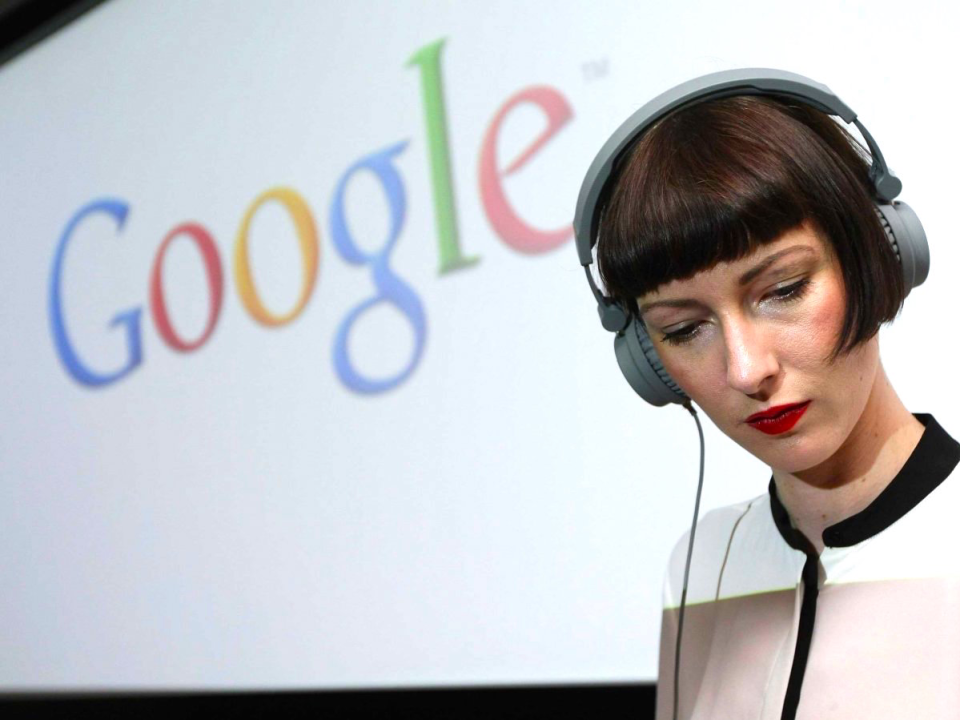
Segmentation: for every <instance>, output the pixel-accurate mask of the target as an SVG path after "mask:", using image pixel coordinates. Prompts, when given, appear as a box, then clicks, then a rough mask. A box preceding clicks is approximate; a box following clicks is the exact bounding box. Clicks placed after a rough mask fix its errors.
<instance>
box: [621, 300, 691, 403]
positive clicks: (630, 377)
mask: <svg viewBox="0 0 960 720" xmlns="http://www.w3.org/2000/svg"><path fill="white" fill-rule="evenodd" d="M613 350H614V352H615V353H616V355H617V363H618V364H619V365H620V371H621V372H622V373H623V376H624V377H625V378H626V379H627V382H628V383H630V387H632V388H633V389H634V391H635V392H636V393H637V395H639V396H640V397H642V398H643V399H644V400H646V401H647V402H648V403H650V404H651V405H656V406H657V407H661V406H663V405H667V404H668V403H677V404H682V403H684V402H686V401H687V400H689V398H688V397H687V394H686V393H685V392H684V391H683V390H681V389H680V386H679V385H677V383H676V381H675V380H674V379H673V378H672V377H670V374H669V373H668V372H667V371H666V370H664V369H663V363H662V362H660V356H659V355H657V351H656V350H655V349H654V347H653V342H652V341H651V340H650V336H649V335H648V334H647V329H646V328H645V327H644V326H643V323H641V322H640V321H639V320H637V319H636V318H631V319H630V322H629V324H628V325H627V327H626V328H624V330H623V332H620V333H617V336H616V337H615V338H614V340H613Z"/></svg>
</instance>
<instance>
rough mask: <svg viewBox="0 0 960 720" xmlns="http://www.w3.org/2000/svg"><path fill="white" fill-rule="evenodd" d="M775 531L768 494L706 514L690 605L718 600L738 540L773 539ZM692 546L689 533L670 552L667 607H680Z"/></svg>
mask: <svg viewBox="0 0 960 720" xmlns="http://www.w3.org/2000/svg"><path fill="white" fill-rule="evenodd" d="M765 521H766V522H765ZM771 528H772V529H773V531H774V532H776V527H775V526H774V525H773V522H772V519H771V515H770V497H769V495H767V494H766V493H764V494H763V495H759V496H757V497H755V498H751V499H750V500H745V501H743V502H739V503H735V504H733V505H727V506H725V507H720V508H716V509H714V510H710V511H709V512H707V513H705V514H704V515H703V517H702V518H700V520H699V521H698V522H697V528H696V533H695V534H694V544H693V545H694V546H693V557H692V560H691V563H690V581H689V587H688V589H687V603H688V604H690V603H698V602H708V601H712V600H715V599H717V595H716V593H717V588H718V583H719V579H720V576H721V574H722V572H723V570H724V565H725V563H726V561H727V560H728V558H729V555H730V551H731V547H732V545H733V544H734V538H737V539H738V542H739V541H740V540H741V538H745V537H749V536H753V537H756V536H757V535H758V534H759V535H762V536H764V537H766V538H767V540H769V531H770V529H771ZM758 539H759V538H758ZM761 542H762V541H761ZM689 544H690V531H689V530H688V531H687V532H685V533H684V534H683V535H682V536H681V537H680V539H679V540H677V542H676V543H675V544H674V546H673V551H672V552H671V553H670V562H669V566H668V570H667V577H666V582H665V584H664V607H677V606H679V605H680V594H681V590H682V588H683V575H684V569H685V567H686V562H687V552H688V547H689ZM764 544H765V543H764Z"/></svg>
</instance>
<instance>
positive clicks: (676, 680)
mask: <svg viewBox="0 0 960 720" xmlns="http://www.w3.org/2000/svg"><path fill="white" fill-rule="evenodd" d="M683 407H685V408H686V409H687V412H689V413H690V414H691V415H693V419H694V420H695V421H696V423H697V432H698V433H700V480H699V481H698V482H697V500H696V502H694V504H693V524H692V525H691V526H690V542H689V543H688V544H687V564H686V566H685V567H684V569H683V591H682V592H681V593H680V617H679V619H678V621H677V649H676V652H675V653H674V656H673V720H677V713H678V709H679V706H680V640H681V638H682V637H683V613H684V609H685V608H686V605H687V583H688V581H689V580H690V560H691V559H692V558H693V538H694V535H696V532H697V516H698V515H699V514H700V493H701V491H702V490H703V454H704V443H703V427H701V425H700V418H699V417H697V411H696V410H695V409H694V408H693V404H692V403H691V402H690V400H689V399H687V400H686V401H685V402H684V403H683Z"/></svg>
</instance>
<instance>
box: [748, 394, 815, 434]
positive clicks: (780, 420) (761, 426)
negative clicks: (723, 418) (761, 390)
mask: <svg viewBox="0 0 960 720" xmlns="http://www.w3.org/2000/svg"><path fill="white" fill-rule="evenodd" d="M809 405H810V401H809V400H807V401H806V402H802V403H793V404H791V405H776V406H774V407H771V408H767V409H766V410H763V411H761V412H758V413H754V414H753V415H751V416H750V417H748V418H747V419H746V421H745V422H746V423H747V424H748V425H750V427H753V428H756V429H757V430H759V431H760V432H762V433H766V434H767V435H779V434H780V433H785V432H786V431H787V430H789V429H791V428H792V427H793V426H794V425H796V424H797V422H799V420H800V418H801V417H803V414H804V413H805V412H806V411H807V407H808V406H809Z"/></svg>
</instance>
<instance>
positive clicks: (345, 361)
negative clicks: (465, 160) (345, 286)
mask: <svg viewBox="0 0 960 720" xmlns="http://www.w3.org/2000/svg"><path fill="white" fill-rule="evenodd" d="M443 45H444V40H443V39H441V40H437V41H435V42H433V43H430V44H428V45H425V46H423V47H421V48H420V49H418V50H417V51H416V52H415V53H414V54H413V55H412V56H411V57H410V59H409V60H408V61H407V64H406V66H407V67H411V68H415V69H419V73H420V81H421V96H422V102H423V110H424V118H425V124H426V127H425V130H426V139H427V144H426V148H427V156H428V157H427V159H428V162H429V166H430V185H431V190H432V194H433V206H434V221H435V225H436V239H437V251H438V258H439V274H440V275H443V274H445V273H449V272H452V271H455V270H459V269H463V268H467V267H471V266H472V265H474V264H476V262H477V261H478V260H479V258H477V257H465V256H464V255H463V254H462V252H461V248H460V239H459V232H458V228H457V215H456V204H455V198H454V193H453V189H452V188H453V185H452V181H451V170H450V147H449V139H448V138H449V133H448V132H447V117H446V105H445V102H444V94H443V79H442V73H441V51H442V49H443ZM524 104H532V105H533V106H535V107H536V108H538V109H539V110H540V111H541V112H542V113H543V115H544V117H545V118H546V125H545V127H544V129H543V130H542V131H541V132H540V133H539V135H538V136H537V137H535V138H533V139H532V140H531V142H530V143H529V144H528V145H527V147H526V149H525V150H524V151H523V152H522V153H521V154H520V156H519V157H518V158H517V159H515V160H514V161H513V162H512V163H510V164H509V165H508V166H507V167H506V168H501V167H500V165H499V164H498V162H497V154H496V147H497V139H498V137H499V134H500V130H501V127H502V125H503V123H504V122H505V120H506V119H507V117H508V116H509V115H510V113H511V112H512V111H513V110H514V109H515V108H517V107H518V106H521V105H524ZM572 117H573V112H572V110H571V107H570V104H569V103H568V102H567V100H566V99H565V98H564V96H563V95H562V94H561V93H560V92H559V91H558V90H556V89H555V88H552V87H549V86H544V85H537V86H530V87H527V88H524V89H522V90H520V91H519V92H517V93H515V94H514V95H513V96H511V97H510V98H508V99H507V100H506V101H505V102H504V103H503V104H502V105H501V106H500V108H499V109H498V110H497V111H496V113H494V116H493V118H492V119H491V121H490V123H489V124H488V126H487V129H486V131H485V132H484V135H483V138H482V140H481V143H480V154H479V163H478V185H479V190H480V201H481V204H482V207H483V210H484V212H485V214H486V217H487V219H488V221H489V222H490V225H491V226H492V228H493V229H494V231H495V232H496V233H497V235H498V236H499V237H500V239H501V240H503V241H504V242H505V243H506V244H507V245H509V246H510V247H512V248H513V249H514V250H516V251H518V252H521V253H526V254H533V255H535V254H539V253H544V252H548V251H550V250H553V249H555V248H557V247H559V246H560V245H561V244H563V243H564V242H566V241H567V240H568V239H569V238H570V237H571V236H572V228H571V227H570V225H564V226H563V227H560V228H555V229H552V230H542V229H539V228H535V227H533V226H531V225H530V224H528V223H527V222H526V221H525V220H524V219H523V218H522V216H521V215H520V214H519V213H518V212H517V210H516V209H515V208H514V207H513V206H512V205H511V204H510V202H509V201H508V199H507V196H506V193H505V191H504V187H503V179H504V178H505V177H507V176H509V175H511V174H512V173H514V172H517V171H519V170H520V169H522V168H523V167H524V166H526V164H527V163H528V162H530V161H531V160H532V159H533V158H534V157H535V155H536V154H537V152H539V151H540V150H541V149H542V148H543V147H544V145H546V144H547V143H548V142H549V141H550V140H551V139H552V138H553V136H554V135H555V134H556V133H557V132H558V131H559V130H560V129H562V128H563V127H564V126H565V125H566V124H567V123H568V122H569V121H570V119H571V118H572ZM407 145H408V141H406V140H404V141H400V142H396V143H393V144H391V145H388V146H386V147H383V148H380V149H378V150H375V151H373V152H370V153H368V154H367V155H364V156H363V157H361V158H360V159H358V160H357V161H356V162H354V163H353V164H352V165H350V166H349V167H348V168H347V169H346V170H344V171H343V173H342V175H341V176H340V178H339V180H338V181H337V183H336V186H335V189H334V192H333V197H332V198H331V200H330V206H329V229H330V240H331V241H332V244H333V248H334V249H335V250H336V252H337V253H338V254H339V255H340V257H341V258H343V260H345V261H346V262H348V263H350V264H352V265H357V266H360V267H365V268H368V269H369V271H370V276H371V280H372V282H373V287H374V290H375V292H374V294H373V295H372V296H370V297H369V298H367V299H366V300H364V301H362V302H361V303H359V304H358V305H356V306H355V307H353V308H352V309H351V310H350V311H349V312H348V313H347V315H346V317H344V318H343V320H342V321H341V322H340V324H339V326H338V328H337V331H336V334H335V337H334V344H333V358H332V359H333V366H334V370H335V372H336V373H337V376H338V377H339V379H340V381H341V382H342V383H343V384H344V385H345V386H346V387H347V388H349V389H350V390H352V391H354V392H357V393H363V394H376V393H382V392H385V391H387V390H390V389H392V388H395V387H397V386H398V385H400V384H401V383H403V382H404V380H406V379H407V378H408V377H409V376H410V374H411V373H412V372H413V371H414V370H415V369H416V367H417V365H418V363H419V361H420V359H421V357H422V355H423V350H424V345H425V342H426V337H427V315H426V311H425V309H424V307H423V303H422V302H421V301H420V298H419V297H418V295H417V294H416V292H415V291H414V289H413V288H412V287H410V285H409V284H408V283H406V282H405V281H404V280H403V279H402V278H400V277H399V276H397V275H396V273H395V272H394V271H393V270H392V269H391V267H390V255H391V252H392V250H393V249H394V248H395V246H396V244H397V242H398V240H399V239H400V236H401V234H402V231H403V225H404V219H405V216H406V208H407V196H406V191H405V186H404V182H403V178H402V177H401V175H400V173H399V171H398V170H397V167H396V164H395V159H396V158H397V157H398V156H399V155H400V154H402V153H403V152H404V151H405V150H406V148H407ZM360 172H368V173H370V174H372V176H373V177H374V178H375V179H376V181H377V184H378V186H379V188H380V189H381V190H382V192H383V194H384V197H385V198H386V201H387V207H388V210H389V223H388V225H389V229H388V232H387V236H386V238H385V239H384V240H383V241H382V243H381V244H380V247H379V249H378V250H377V251H375V252H370V251H365V250H363V249H361V248H360V246H359V245H358V244H357V242H356V241H355V239H354V237H353V235H352V234H351V231H350V227H349V224H348V222H347V217H346V210H345V196H346V191H347V188H348V187H349V185H350V183H351V180H352V179H353V178H354V177H355V176H356V175H357V174H358V173H360ZM267 203H276V204H278V205H279V206H281V207H282V208H283V210H284V211H285V213H286V214H287V215H288V216H289V218H290V222H291V223H292V225H293V228H294V230H295V232H296V237H297V242H298V246H299V251H300V266H301V273H300V280H299V282H300V287H299V294H298V296H297V299H296V302H295V303H294V305H293V307H292V308H290V309H288V310H286V311H284V312H280V311H277V310H275V309H271V308H269V307H267V306H266V304H265V303H264V302H263V300H262V298H261V296H260V293H259V292H258V290H257V286H256V283H255V281H254V273H253V268H252V267H251V263H250V253H249V234H250V227H251V223H252V221H253V219H254V217H255V216H256V214H257V212H258V211H259V210H260V208H262V207H263V206H264V205H265V204H267ZM130 207H131V206H130V203H129V202H128V201H126V200H124V199H122V198H97V199H95V200H91V201H90V202H87V203H86V204H84V205H83V206H82V207H80V208H79V209H78V210H76V212H74V214H73V215H72V216H71V217H70V219H69V220H68V221H67V223H66V225H65V227H64V229H63V232H62V233H61V235H60V238H59V240H58V242H57V246H56V251H55V252H54V257H53V262H52V266H51V272H50V281H49V287H48V315H49V321H50V330H51V334H52V336H53V344H54V347H55V349H56V352H57V355H58V357H59V359H60V361H61V363H62V365H63V367H64V368H65V370H66V372H67V373H68V375H69V376H70V377H72V378H73V379H74V380H75V381H77V382H78V383H80V384H81V385H83V386H86V387H89V388H104V387H107V386H110V385H112V384H113V383H116V382H117V381H119V380H122V379H123V378H125V377H127V376H128V375H130V374H131V373H133V372H134V371H135V370H137V369H138V368H139V367H140V366H141V365H142V364H143V362H144V358H143V350H142V315H143V308H142V307H141V306H137V307H133V308H127V309H125V310H121V311H120V312H118V313H117V314H115V315H114V316H113V318H112V319H111V320H110V321H109V323H108V327H110V328H119V329H121V330H122V331H123V332H124V333H125V348H126V351H125V357H124V358H123V359H122V361H121V364H120V366H119V367H118V368H114V369H100V368H93V367H91V366H90V365H88V364H87V363H85V362H84V361H83V359H82V358H81V357H80V355H79V354H78V353H77V351H76V349H75V347H74V345H73V343H71V341H70V335H69V333H68V330H67V326H66V323H65V321H64V315H65V311H64V298H63V294H62V291H61V288H62V285H63V274H64V268H65V266H66V265H67V256H68V250H69V247H70V241H71V238H72V237H73V235H74V234H75V232H76V231H77V229H78V228H79V227H80V226H81V225H82V224H83V223H84V222H85V221H87V220H88V219H90V218H91V217H93V216H106V217H107V218H109V219H110V220H111V221H112V222H113V224H114V225H115V226H116V229H117V232H118V233H119V232H122V230H123V227H124V223H125V221H126V219H127V216H128V215H129V213H130ZM182 241H189V242H192V243H193V244H194V245H195V246H196V248H197V250H198V251H199V258H200V261H201V262H202V264H203V269H204V273H205V276H206V287H207V295H208V309H207V318H206V324H205V326H204V328H203V331H202V333H201V334H200V335H199V337H196V338H192V339H190V338H184V337H182V335H181V334H180V333H178V331H177V329H176V328H175V327H174V324H173V322H172V321H171V318H170V315H169V313H168V308H167V300H166V297H165V295H164V287H163V272H164V258H165V256H166V254H167V251H168V249H169V248H170V246H171V244H172V243H174V242H182ZM320 249H321V237H320V233H319V232H318V230H317V224H316V221H315V220H314V215H313V212H312V211H311V208H310V205H309V204H308V203H307V201H306V200H305V199H304V197H303V196H302V195H301V194H300V193H299V192H298V191H297V190H295V189H293V188H290V187H273V188H270V189H267V190H265V191H264V192H262V193H260V194H259V195H258V196H257V197H256V198H254V199H253V200H252V201H251V202H250V204H249V205H248V206H247V208H246V210H245V211H244V213H243V215H242V217H241V220H240V223H239V227H238V230H237V234H236V237H235V239H234V242H233V246H232V250H231V256H230V264H231V268H232V274H233V279H234V284H235V289H236V293H237V296H238V297H239V299H240V302H241V304H242V305H243V307H244V309H245V310H246V312H247V314H248V315H249V316H250V317H251V318H252V319H253V320H254V321H256V322H257V323H259V324H261V325H263V326H264V327H268V328H276V327H280V326H283V325H286V324H288V323H291V322H293V321H294V320H295V319H296V318H297V317H298V316H299V315H300V314H301V313H302V312H303V310H304V308H305V307H306V306H307V303H308V302H309V301H310V298H311V296H312V294H313V292H314V290H315V287H316V279H317V272H318V270H319V266H320V260H321V252H320ZM224 275H225V272H224V258H223V256H222V255H221V251H220V249H219V248H218V245H217V242H216V241H215V239H214V237H213V235H212V234H211V233H210V231H209V230H208V229H207V228H205V227H204V226H203V225H202V224H200V223H199V222H194V221H185V222H180V223H177V224H175V225H174V226H173V227H172V228H171V229H170V231H169V232H168V233H167V234H166V235H165V236H164V237H163V238H162V239H161V240H160V242H159V245H158V246H157V250H156V252H155V253H154V257H153V263H152V267H151V271H150V276H149V278H148V280H147V295H148V298H149V300H148V304H149V314H150V317H151V318H152V320H153V325H154V327H155V328H156V331H157V334H158V335H159V337H160V338H161V340H162V341H163V342H164V343H165V344H166V345H167V346H168V347H170V348H171V349H173V350H175V351H177V352H182V353H191V352H195V351H197V350H199V349H200V348H201V347H203V346H204V345H205V344H206V343H207V342H208V341H209V340H210V338H211V336H212V335H213V332H214V330H215V328H216V326H217V323H218V321H219V319H220V312H221V309H222V305H223V295H224V282H225V281H224ZM381 303H389V304H390V305H392V306H393V307H394V308H396V309H397V310H399V311H400V313H402V315H403V316H404V317H405V318H406V320H407V321H408V322H409V324H410V326H411V328H412V329H413V333H414V344H413V348H412V351H411V352H410V356H409V357H408V358H407V361H406V364H405V365H404V366H403V368H402V369H401V370H399V371H398V372H396V373H395V374H394V375H392V376H390V377H386V378H376V377H369V376H366V375H364V374H363V373H362V372H360V371H359V370H357V368H356V366H355V364H354V362H353V360H352V358H351V356H350V353H349V351H348V339H349V337H350V333H351V331H352V329H353V328H354V327H355V325H356V324H357V323H358V322H359V321H360V319H361V318H362V317H363V315H364V314H365V313H366V312H367V311H368V310H370V309H371V308H372V307H374V306H376V305H378V304H381Z"/></svg>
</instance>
